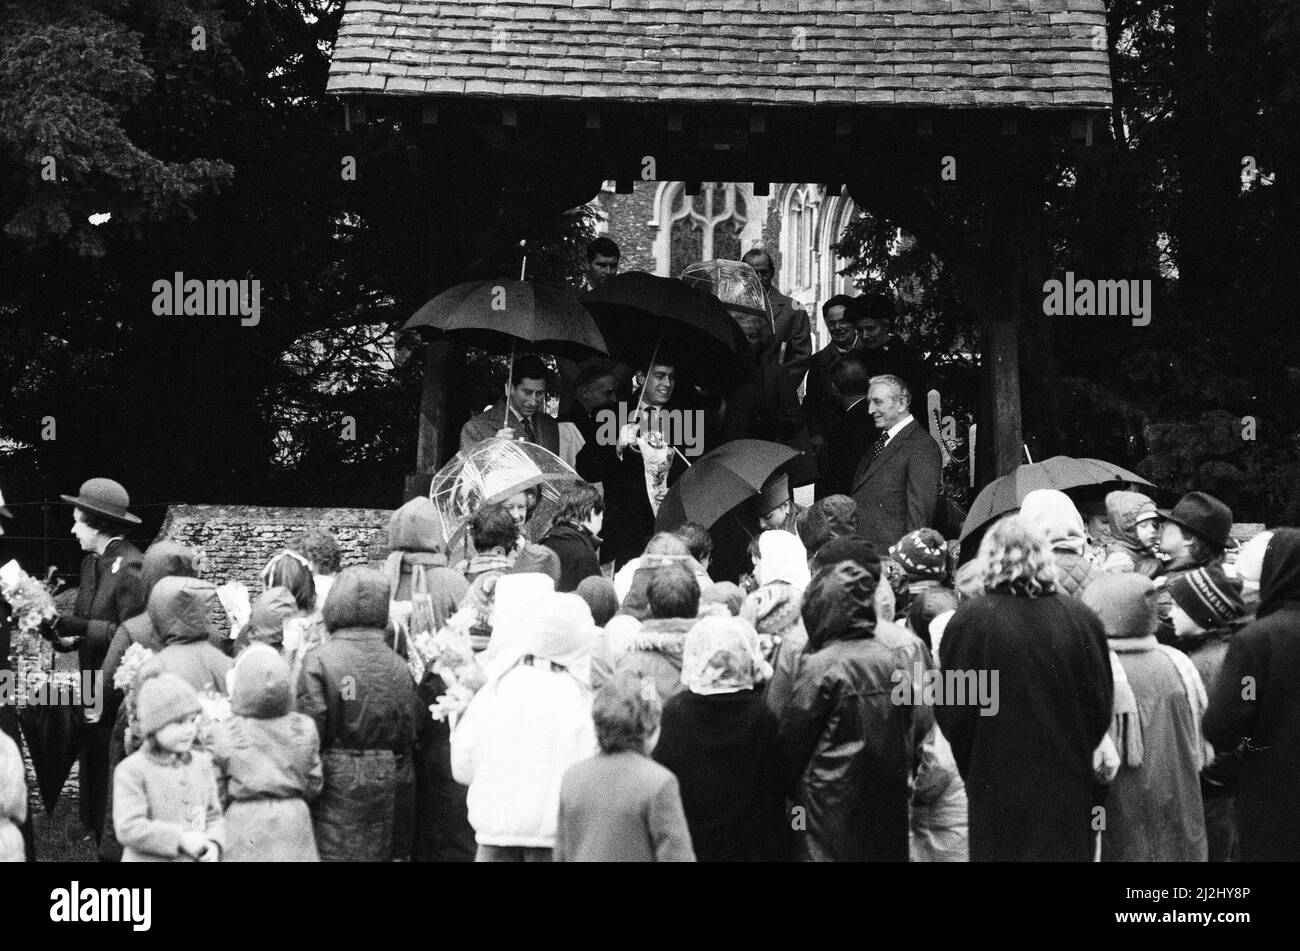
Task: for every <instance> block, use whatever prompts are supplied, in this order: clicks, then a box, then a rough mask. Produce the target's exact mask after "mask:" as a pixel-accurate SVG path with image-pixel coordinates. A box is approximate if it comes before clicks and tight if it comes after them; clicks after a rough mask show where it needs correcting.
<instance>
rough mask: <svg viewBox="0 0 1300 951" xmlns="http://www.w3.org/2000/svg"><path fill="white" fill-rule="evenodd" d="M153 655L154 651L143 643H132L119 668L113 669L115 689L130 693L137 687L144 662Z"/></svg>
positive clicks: (123, 655)
mask: <svg viewBox="0 0 1300 951" xmlns="http://www.w3.org/2000/svg"><path fill="white" fill-rule="evenodd" d="M152 656H153V651H151V650H150V649H149V648H147V647H145V646H144V645H143V644H132V645H131V646H130V647H128V648H127V649H126V652H125V653H123V654H122V659H121V660H120V661H119V662H118V665H117V670H115V671H113V689H114V690H120V691H122V692H123V693H130V692H131V691H132V690H134V689H135V687H136V682H135V679H136V677H137V676H139V674H140V668H141V667H143V666H144V662H145V661H147V660H148V659H149V658H150V657H152Z"/></svg>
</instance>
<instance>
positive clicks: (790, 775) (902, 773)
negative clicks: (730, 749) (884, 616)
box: [777, 556, 934, 862]
mask: <svg viewBox="0 0 1300 951" xmlns="http://www.w3.org/2000/svg"><path fill="white" fill-rule="evenodd" d="M864 561H865V562H866V563H865V564H863V563H860V562H858V561H850V560H847V559H846V560H843V561H837V562H835V563H833V564H830V565H827V566H826V567H824V568H822V569H821V570H819V571H818V572H817V574H816V576H814V577H813V579H812V583H811V584H810V585H809V586H808V590H807V591H806V592H805V595H804V605H803V621H804V627H805V629H806V630H807V631H808V646H807V647H806V648H805V649H804V654H803V657H802V658H801V659H800V663H799V673H798V677H797V679H796V681H795V685H794V692H793V694H792V695H791V697H790V702H789V703H788V704H787V705H786V709H785V713H784V715H783V717H782V720H781V726H780V730H779V732H778V734H777V756H778V764H779V769H780V771H781V778H782V783H783V786H784V788H785V790H786V791H787V792H788V793H789V795H790V796H791V798H792V799H793V800H794V812H793V814H792V825H793V828H794V831H795V856H796V858H797V859H799V860H801V861H806V862H836V861H840V862H861V861H885V862H906V861H907V856H908V849H907V829H908V815H907V812H908V808H907V802H908V781H909V779H910V777H911V775H912V773H913V770H914V767H915V764H916V762H917V758H918V756H919V754H920V747H921V743H922V741H923V739H924V737H925V736H926V734H927V733H928V732H929V728H930V724H931V723H933V722H934V717H933V714H932V712H931V708H930V707H929V706H927V705H924V704H921V705H915V704H910V703H896V702H895V701H894V692H895V691H896V690H897V689H898V687H899V686H904V685H907V684H910V683H912V682H913V680H914V678H915V674H914V672H915V671H916V669H917V668H918V667H920V668H927V667H928V666H929V661H928V657H927V656H926V654H925V646H924V645H923V644H922V643H921V642H920V641H919V640H918V639H917V638H916V637H914V636H913V635H912V634H911V633H910V632H908V631H905V630H903V629H902V628H900V627H898V626H896V625H894V624H893V623H891V622H888V621H879V622H878V621H877V620H876V612H875V591H876V585H877V584H878V583H879V581H880V562H879V559H867V558H865V556H864Z"/></svg>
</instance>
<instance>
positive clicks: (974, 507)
mask: <svg viewBox="0 0 1300 951" xmlns="http://www.w3.org/2000/svg"><path fill="white" fill-rule="evenodd" d="M1107 482H1115V483H1122V482H1129V483H1136V484H1137V485H1151V483H1150V482H1148V481H1147V480H1146V479H1144V478H1142V477H1141V476H1140V475H1138V474H1137V473H1135V472H1130V471H1129V470H1128V469H1125V468H1123V467H1122V466H1117V465H1115V464H1114V463H1111V462H1106V461H1104V460H1102V459H1074V458H1072V457H1070V456H1053V457H1052V458H1050V459H1044V460H1043V461H1042V462H1035V463H1033V464H1032V465H1023V466H1017V467H1016V469H1015V471H1014V472H1011V473H1008V474H1007V475H1004V476H1002V477H1001V478H999V479H994V480H993V481H992V482H990V483H989V484H988V485H986V486H985V487H984V488H983V490H982V491H981V492H980V494H979V495H977V496H976V497H975V501H974V502H973V503H971V507H970V512H969V513H967V515H966V521H965V522H964V523H963V524H962V527H961V538H962V540H963V541H964V540H965V539H966V538H967V536H969V535H971V534H972V533H974V532H976V531H978V530H979V529H981V528H983V527H984V526H985V525H987V524H988V523H989V522H991V521H993V520H994V519H995V518H1000V517H1001V516H1003V515H1006V514H1007V513H1008V512H1014V511H1016V509H1018V508H1020V503H1021V502H1023V501H1024V500H1025V496H1026V495H1028V494H1029V493H1030V492H1032V491H1034V490H1035V489H1060V490H1062V491H1064V490H1066V489H1077V488H1079V487H1080V486H1087V485H1104V484H1105V483H1107Z"/></svg>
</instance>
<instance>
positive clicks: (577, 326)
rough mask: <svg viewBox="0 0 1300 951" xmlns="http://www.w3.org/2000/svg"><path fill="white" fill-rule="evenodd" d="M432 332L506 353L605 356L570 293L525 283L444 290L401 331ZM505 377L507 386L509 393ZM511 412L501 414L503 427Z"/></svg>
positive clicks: (583, 311)
mask: <svg viewBox="0 0 1300 951" xmlns="http://www.w3.org/2000/svg"><path fill="white" fill-rule="evenodd" d="M418 327H430V328H433V329H434V330H439V331H441V332H443V333H444V334H446V335H448V336H449V337H451V338H452V339H458V340H460V341H461V342H463V343H467V344H472V345H474V346H476V347H481V348H483V349H485V350H494V351H497V352H499V353H509V354H510V372H511V374H513V373H514V362H515V349H516V347H517V346H518V345H519V344H520V343H521V342H523V343H525V344H529V345H531V346H532V347H534V348H536V349H538V350H541V351H543V352H545V353H553V354H556V355H558V356H562V357H568V358H570V359H576V360H581V359H583V358H585V357H589V356H591V355H592V354H608V353H609V349H608V347H607V346H606V344H605V338H604V336H603V335H602V334H601V332H600V330H599V329H598V328H597V327H596V323H595V321H594V320H593V319H592V316H591V314H590V313H588V312H587V309H586V308H585V307H583V306H582V304H580V303H578V300H577V298H575V297H573V296H572V295H571V294H570V293H569V292H568V291H564V290H560V289H557V288H553V287H547V286H546V285H545V284H533V283H530V282H528V281H524V280H519V281H511V280H506V279H505V278H497V279H495V280H487V281H470V282H468V283H465V284H457V285H456V286H455V287H452V288H449V289H448V290H445V291H443V292H442V293H441V294H439V295H438V296H437V297H435V298H433V299H432V300H430V301H429V302H428V303H426V304H425V305H424V306H423V307H421V308H420V309H419V310H417V311H416V312H415V314H414V315H413V316H412V317H411V319H410V320H408V321H407V322H406V324H405V325H404V326H403V328H402V329H403V330H412V329H415V328H418ZM509 386H510V382H509V377H507V378H506V387H507V388H509ZM508 414H509V410H508V409H507V410H506V411H505V413H503V414H502V415H503V418H502V421H501V422H502V425H503V426H504V425H505V424H506V422H507V419H508Z"/></svg>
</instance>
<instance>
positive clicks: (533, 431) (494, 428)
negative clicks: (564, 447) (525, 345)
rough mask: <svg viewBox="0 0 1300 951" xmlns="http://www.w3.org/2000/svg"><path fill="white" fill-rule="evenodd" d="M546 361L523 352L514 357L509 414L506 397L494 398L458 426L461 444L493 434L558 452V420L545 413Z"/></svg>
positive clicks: (489, 437)
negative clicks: (462, 424) (522, 354)
mask: <svg viewBox="0 0 1300 951" xmlns="http://www.w3.org/2000/svg"><path fill="white" fill-rule="evenodd" d="M545 405H546V364H544V363H543V362H542V360H541V358H540V357H537V356H534V355H533V354H531V353H530V354H525V355H524V356H522V357H519V358H518V359H517V360H515V366H514V372H513V373H512V374H511V375H510V415H509V420H508V421H507V419H506V401H505V400H497V401H496V402H495V403H493V404H492V405H491V406H489V407H488V408H487V409H486V410H484V411H483V412H481V413H479V414H478V415H477V416H475V417H474V418H473V419H471V420H470V421H469V422H467V423H466V424H465V425H464V426H462V427H461V429H460V448H461V449H468V448H470V447H471V446H473V445H474V444H475V443H479V442H482V441H483V440H484V439H491V438H492V437H493V436H497V437H500V438H502V439H522V440H523V441H524V442H531V443H535V444H536V445H538V446H541V447H542V448H543V449H549V450H550V451H551V452H553V453H556V454H557V455H558V454H559V452H560V424H559V423H557V422H556V421H555V418H554V417H552V416H549V415H547V413H546V410H545V409H544V407H545Z"/></svg>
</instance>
